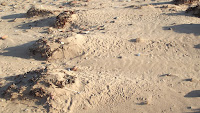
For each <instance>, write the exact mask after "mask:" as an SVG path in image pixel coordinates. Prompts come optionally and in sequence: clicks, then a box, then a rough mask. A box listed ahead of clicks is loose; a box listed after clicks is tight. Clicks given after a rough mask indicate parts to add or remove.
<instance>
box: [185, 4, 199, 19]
mask: <svg viewBox="0 0 200 113" xmlns="http://www.w3.org/2000/svg"><path fill="white" fill-rule="evenodd" d="M186 13H192V15H194V16H197V17H200V6H199V5H196V6H194V7H189V8H188V9H187V10H186Z"/></svg>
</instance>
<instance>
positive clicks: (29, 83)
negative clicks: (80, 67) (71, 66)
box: [1, 68, 80, 111]
mask: <svg viewBox="0 0 200 113" xmlns="http://www.w3.org/2000/svg"><path fill="white" fill-rule="evenodd" d="M7 79H8V80H10V81H12V82H10V83H8V84H4V85H2V86H1V87H3V89H4V90H3V91H2V92H3V93H2V96H3V98H5V99H9V100H17V99H18V100H29V101H34V102H35V101H39V102H40V103H42V104H43V105H44V106H46V107H47V110H48V111H51V109H52V107H53V106H52V105H53V103H54V99H55V98H56V97H55V96H56V95H66V97H65V99H67V98H68V96H67V95H70V94H71V93H78V92H76V91H75V90H78V88H79V86H80V85H79V84H80V82H79V80H78V78H77V77H76V76H75V75H74V74H73V72H69V71H67V70H65V69H51V68H45V69H39V70H34V71H30V72H27V73H25V74H22V75H17V76H12V77H9V78H7ZM59 98H60V97H59ZM60 104H62V103H60ZM57 109H61V108H57Z"/></svg>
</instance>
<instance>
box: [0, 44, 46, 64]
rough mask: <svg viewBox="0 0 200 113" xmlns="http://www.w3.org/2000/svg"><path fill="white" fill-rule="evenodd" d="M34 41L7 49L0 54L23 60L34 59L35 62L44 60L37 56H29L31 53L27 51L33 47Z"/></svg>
mask: <svg viewBox="0 0 200 113" xmlns="http://www.w3.org/2000/svg"><path fill="white" fill-rule="evenodd" d="M34 42H35V41H31V42H28V43H25V44H22V45H19V46H14V47H8V48H5V49H4V50H3V52H1V53H0V55H2V56H12V57H19V58H24V59H30V58H34V59H36V60H44V59H43V58H41V57H39V56H34V57H32V56H31V53H30V51H29V47H30V46H31V45H33V43H34Z"/></svg>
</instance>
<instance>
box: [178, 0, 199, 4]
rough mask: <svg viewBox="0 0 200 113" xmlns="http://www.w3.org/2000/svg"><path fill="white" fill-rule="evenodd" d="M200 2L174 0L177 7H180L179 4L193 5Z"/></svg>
mask: <svg viewBox="0 0 200 113" xmlns="http://www.w3.org/2000/svg"><path fill="white" fill-rule="evenodd" d="M198 1H199V0H174V3H175V4H176V5H179V4H192V3H194V2H198Z"/></svg>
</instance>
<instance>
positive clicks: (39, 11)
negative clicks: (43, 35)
mask: <svg viewBox="0 0 200 113" xmlns="http://www.w3.org/2000/svg"><path fill="white" fill-rule="evenodd" d="M26 14H27V16H28V17H34V16H48V15H51V14H53V12H52V11H50V10H47V9H44V8H43V7H42V6H40V7H37V6H32V7H31V8H30V9H29V10H28V11H27V13H26Z"/></svg>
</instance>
